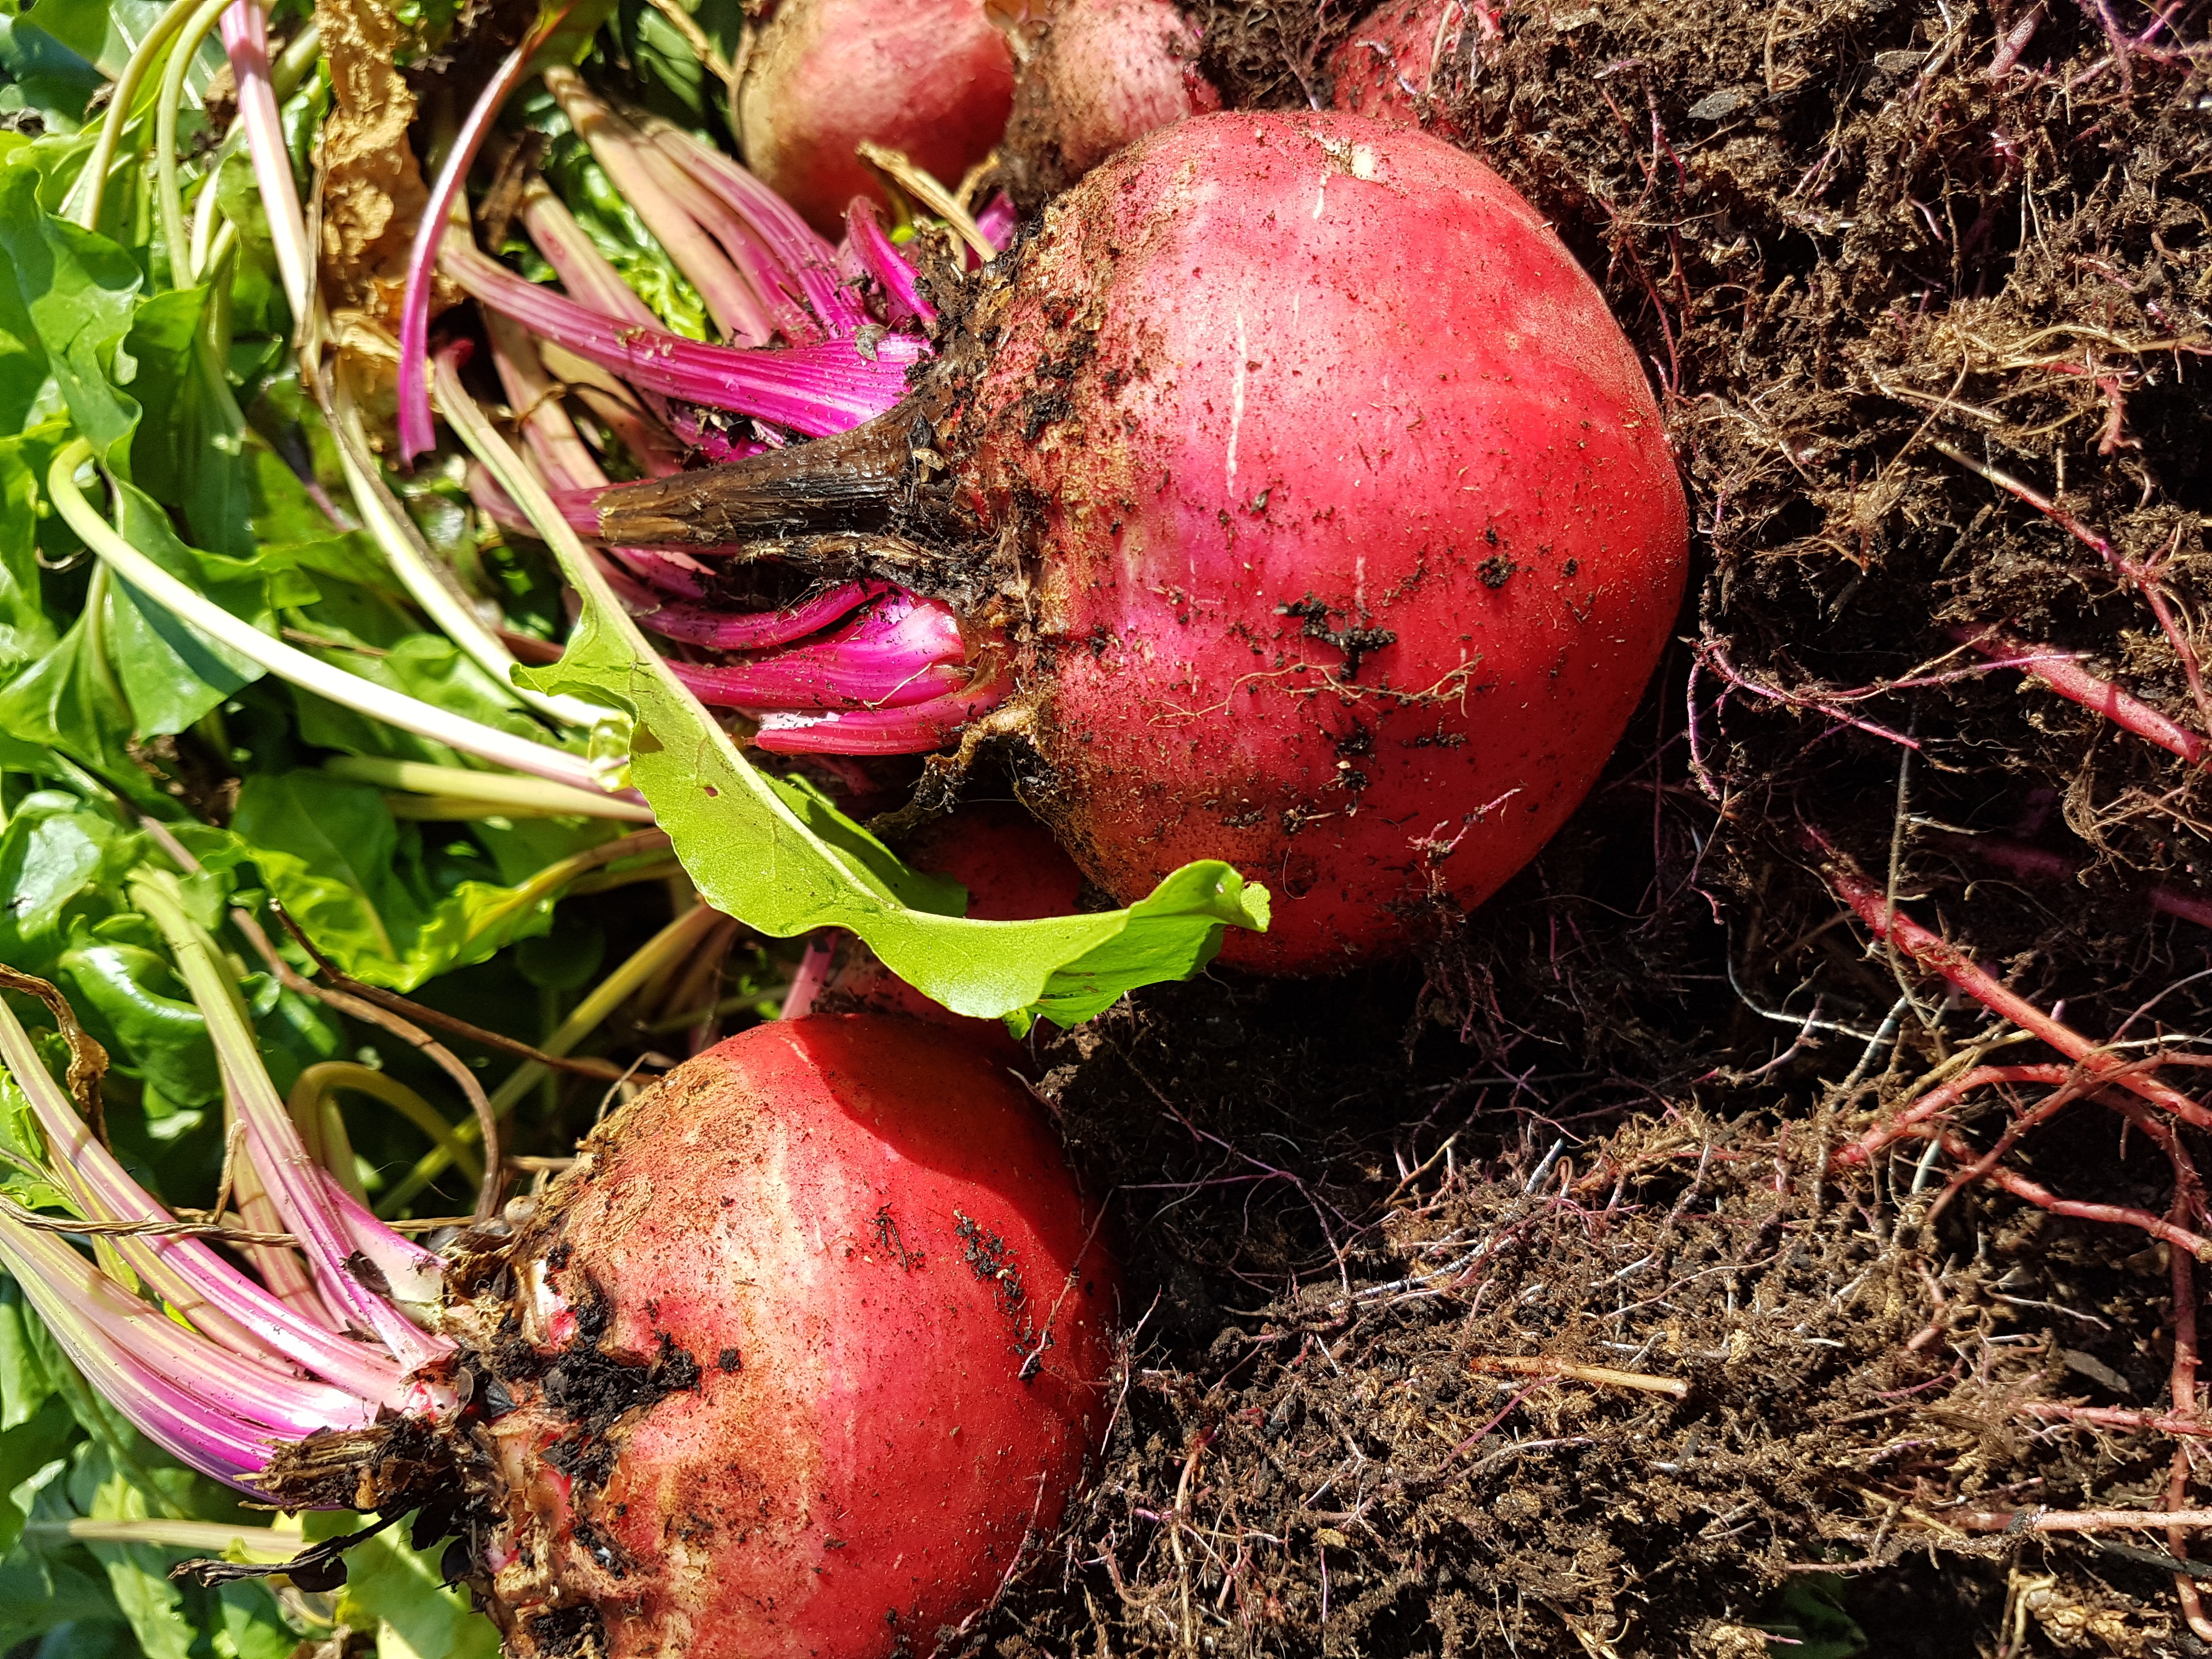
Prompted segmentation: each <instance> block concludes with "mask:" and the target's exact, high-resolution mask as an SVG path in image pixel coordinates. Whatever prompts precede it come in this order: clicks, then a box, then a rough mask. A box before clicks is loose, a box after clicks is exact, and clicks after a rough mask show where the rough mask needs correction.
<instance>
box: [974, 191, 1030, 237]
mask: <svg viewBox="0 0 2212 1659" xmlns="http://www.w3.org/2000/svg"><path fill="white" fill-rule="evenodd" d="M1021 222H1022V216H1021V215H1020V214H1018V213H1017V212H1015V211H1014V204H1013V198H1012V197H1010V196H1008V195H1007V194H1006V191H1003V190H999V191H992V192H991V199H990V200H989V201H987V202H986V203H984V204H983V210H982V211H981V212H980V213H978V214H977V215H976V216H975V228H976V229H977V230H979V231H981V232H982V234H983V240H985V241H987V242H988V243H989V244H990V245H991V246H993V247H994V248H996V249H998V250H999V252H1001V253H1004V252H1006V247H1007V245H1008V244H1009V243H1011V242H1012V240H1014V231H1015V229H1016V228H1017V227H1018V226H1019V225H1020V223H1021Z"/></svg>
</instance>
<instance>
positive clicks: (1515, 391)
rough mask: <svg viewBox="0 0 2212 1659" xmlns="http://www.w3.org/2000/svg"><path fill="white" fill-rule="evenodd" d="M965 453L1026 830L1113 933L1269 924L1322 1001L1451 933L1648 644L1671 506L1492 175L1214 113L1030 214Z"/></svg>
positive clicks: (1654, 421)
mask: <svg viewBox="0 0 2212 1659" xmlns="http://www.w3.org/2000/svg"><path fill="white" fill-rule="evenodd" d="M1001 325H1002V330H1003V331H1002V333H1001V336H1000V340H999V342H998V343H997V346H996V349H995V350H994V353H993V355H992V357H991V360H990V362H989V366H988V368H987V370H986V371H985V372H984V374H983V376H982V379H981V383H980V384H979V385H977V386H976V387H975V390H974V392H973V398H972V404H971V407H970V410H969V414H968V416H967V418H966V421H965V422H964V427H963V440H964V441H966V442H967V443H968V444H969V446H970V451H969V453H970V456H971V459H970V461H969V469H968V477H969V483H970V487H971V489H972V490H973V493H974V499H975V501H976V503H977V506H978V507H980V509H981V512H982V513H983V514H984V516H985V517H986V518H987V520H994V521H998V522H1005V521H1007V520H1013V521H1016V522H1018V523H1020V524H1022V525H1023V526H1024V530H1025V532H1026V533H1027V535H1028V537H1029V538H1030V543H1031V544H1032V545H1033V546H1034V548H1035V550H1036V554H1037V557H1036V569H1037V571H1038V573H1039V574H1038V576H1037V579H1036V588H1037V591H1036V595H1035V603H1034V612H1035V614H1036V616H1037V617H1039V618H1040V619H1041V621H1040V623H1039V624H1038V626H1037V628H1036V630H1035V632H1034V633H1033V634H1031V635H1029V636H1028V637H1026V638H1025V639H1024V640H1023V641H1021V643H1020V652H1021V655H1020V661H1019V667H1020V680H1021V683H1022V684H1023V686H1024V690H1026V691H1028V692H1029V694H1030V696H1031V697H1032V698H1033V705H1032V706H1033V711H1034V727H1033V736H1034V741H1035V743H1036V746H1037V748H1038V749H1039V750H1040V751H1041V752H1042V755H1043V757H1044V758H1045V760H1046V761H1047V762H1048V765H1049V771H1050V781H1049V782H1048V784H1047V785H1046V786H1045V787H1042V788H1040V789H1039V790H1037V791H1036V795H1035V799H1033V800H1032V802H1031V805H1033V806H1035V807H1036V810H1037V811H1039V813H1040V815H1041V816H1042V817H1045V819H1046V820H1047V822H1048V823H1051V824H1052V825H1053V826H1054V829H1056V830H1057V831H1058V833H1059V834H1060V839H1061V841H1062V842H1063V843H1064V844H1066V846H1067V847H1068V848H1069V849H1070V851H1071V852H1073V854H1074V855H1075V858H1076V860H1077V862H1078V863H1079V864H1081V865H1083V866H1085V869H1086V870H1087V871H1088V872H1089V873H1090V874H1091V876H1092V877H1093V878H1095V879H1096V880H1097V881H1098V882H1099V883H1100V884H1101V885H1103V886H1104V887H1105V888H1106V889H1107V890H1109V891H1110V892H1111V893H1112V894H1113V895H1114V896H1115V898H1117V899H1119V900H1121V901H1122V902H1129V901H1131V900H1133V899H1135V898H1138V897H1139V896H1142V895H1143V894H1145V893H1146V892H1147V891H1149V890H1151V888H1152V885H1153V884H1155V883H1156V882H1158V880H1159V879H1160V878H1162V877H1163V876H1164V875H1165V874H1167V873H1168V872H1170V870H1172V869H1174V868H1175V867H1176V866H1178V865H1180V864H1182V863H1183V862H1184V861H1186V860H1191V859H1198V858H1218V859H1226V860H1231V862H1233V863H1235V864H1237V865H1238V866H1240V867H1242V868H1243V870H1244V871H1245V872H1247V873H1249V875H1251V876H1253V877H1255V878H1258V879H1260V880H1261V881H1264V882H1266V883H1267V884H1268V885H1269V886H1270V887H1271V888H1272V889H1273V890H1274V892H1275V895H1276V902H1275V913H1274V914H1275V921H1274V925H1273V928H1272V930H1271V931H1270V932H1268V933H1266V934H1265V935H1255V934H1250V933H1232V934H1231V936H1230V938H1229V939H1228V941H1227V943H1226V945H1225V951H1224V957H1225V960H1227V961H1230V962H1234V963H1244V964H1247V965H1250V966H1255V967H1261V968H1267V969H1278V970H1291V971H1301V972H1316V971H1325V970H1327V969H1331V968H1336V967H1344V966H1347V965H1349V964H1351V963H1354V962H1357V961H1359V960H1362V959H1365V958H1371V957H1376V956H1380V955H1384V954H1388V953H1389V952H1391V951H1394V950H1397V949H1401V948H1403V947H1404V945H1405V944H1406V942H1407V939H1408V938H1409V936H1410V933H1411V931H1412V930H1411V929H1410V928H1409V926H1408V922H1409V919H1410V918H1411V916H1412V915H1413V912H1415V911H1416V910H1418V909H1419V908H1420V907H1421V906H1422V905H1423V904H1424V903H1425V902H1427V901H1428V900H1429V899H1430V898H1431V896H1442V897H1444V898H1447V899H1449V901H1450V902H1453V903H1455V904H1456V905H1458V906H1462V907H1469V906H1472V905H1474V904H1476V903H1478V902H1480V901H1481V900H1482V899H1484V898H1485V897H1486V896H1489V894H1491V893H1492V891H1494V890H1496V889H1497V888H1498V885H1499V884H1501V883H1503V882H1504V880H1505V879H1506V878H1507V877H1509V876H1510V875H1511V874H1512V873H1513V872H1515V871H1516V870H1517V869H1519V868H1520V867H1521V866H1522V864H1524V863H1526V862H1527V861H1528V859H1529V858H1530V857H1531V856H1532V855H1533V854H1534V853H1535V851H1536V849H1537V848H1539V847H1541V845H1542V844H1543V842H1544V841H1545V840H1546V838H1547V837H1548V836H1550V835H1551V834H1552V833H1553V831H1554V830H1556V829H1558V828H1559V824H1560V823H1562V822H1563V821H1564V820H1565V817H1566V816H1567V814H1568V813H1569V812H1570V811H1571V810H1572V809H1573V808H1574V806H1575V805H1576V803H1577V801H1579V800H1580V799H1582V797H1583V793H1585V791H1587V790H1588V788H1589V786H1590V783H1591V782H1592V781H1593V780H1594V779H1595V777H1596V775H1597V772H1598V769H1599V768H1600V767H1601V765H1602V764H1603V763H1604V761H1605V758H1606V756H1607V753H1608V752H1609V751H1610V750H1611V749H1612V747H1613V744H1614V743H1615V741H1617V740H1618V738H1619V737H1620V732H1621V729H1622V727H1623V726H1624V725H1625V723H1626V720H1627V718H1628V715H1629V713H1630V711H1631V710H1632V708H1633V707H1634V706H1635V703H1636V702H1637V699H1638V696H1640V695H1641V693H1642V690H1643V688H1644V682H1645V680H1646V679H1648V678H1650V673H1651V670H1652V668H1653V665H1655V664H1656V662H1657V660H1658V657H1659V653H1660V650H1661V648H1662V645H1663V644H1664V642H1665V641H1666V638H1667V635H1668V629H1669V628H1670V627H1671V625H1672V624H1673V623H1674V612H1675V607H1676V605H1677V603H1678V601H1679V598H1680V591H1681V584H1682V580H1683V573H1684V566H1685V560H1686V509H1685V507H1684V502H1683V497H1682V491H1681V487H1680V482H1679V480H1678V478H1677V476H1676V472H1675V468H1674V459H1673V457H1672V455H1671V454H1670V453H1669V452H1668V446H1667V441H1666V435H1665V433H1664V431H1663V429H1662V426H1661V423H1660V419H1659V413H1658V410H1657V409H1656V407H1655V406H1654V405H1653V402H1652V398H1651V394H1650V391H1649V389H1648V387H1647V386H1646V384H1645V381H1644V372H1643V368H1642V366H1641V365H1640V364H1639V363H1638V361H1637V358H1636V356H1635V353H1634V351H1633V350H1632V349H1631V348H1630V346H1629V344H1628V342H1627V341H1626V338H1624V337H1622V335H1621V332H1620V329H1619V328H1618V327H1617V326H1616V325H1614V323H1613V319H1612V318H1611V317H1610V316H1609V315H1608V314H1607V311H1606V308H1605V303H1604V301H1603V300H1602V299H1601V297H1600V295H1599V294H1598V291H1597V289H1596V287H1595V285H1594V284H1593V283H1591V282H1590V280H1589V277H1588V276H1585V275H1584V274H1583V271H1582V270H1581V268H1580V267H1579V266H1577V264H1575V262H1574V260H1573V259H1572V258H1571V257H1570V256H1569V254H1568V253H1567V252H1566V250H1565V248H1563V247H1562V246H1560V245H1559V240H1558V239H1557V238H1556V237H1554V236H1553V234H1552V233H1551V232H1550V230H1549V229H1547V228H1546V227H1545V225H1544V224H1543V222H1542V221H1541V219H1540V218H1539V216H1537V214H1536V213H1535V211H1534V210H1533V209H1532V208H1530V207H1529V206H1528V204H1527V203H1526V202H1524V201H1522V199H1521V197H1518V196H1517V195H1516V194H1515V193H1514V192H1513V191H1511V190H1510V188H1509V187H1508V186H1507V185H1505V184H1504V181H1503V180H1501V179H1498V176H1497V175H1496V174H1495V173H1492V172H1491V171H1490V170H1489V169H1488V168H1487V167H1484V166H1483V165H1482V164H1481V163H1480V162H1479V161H1476V160H1474V158H1473V157H1472V156H1469V155H1466V154H1464V153H1463V152H1462V151H1459V150H1457V149H1453V148H1451V147H1450V146H1449V145H1447V144H1445V143H1441V142H1439V141H1437V140H1435V139H1431V138H1429V137H1425V136H1424V135H1422V134H1419V133H1417V132H1412V131H1385V130H1383V129H1380V128H1377V127H1376V126H1374V125H1371V124H1369V123H1367V122H1364V121H1362V120H1359V119H1358V118H1353V117H1348V116H1333V115H1230V114H1222V115H1211V116H1201V117H1199V118H1195V119H1193V120H1189V121H1186V122H1183V123H1182V124H1180V125H1176V126H1174V127H1171V128H1169V129H1167V130H1166V131H1162V132H1159V133H1156V134H1154V135H1153V136H1152V137H1151V138H1149V139H1147V140H1146V141H1144V142H1143V143H1140V144H1139V145H1137V146H1134V147H1133V148H1132V149H1128V150H1126V151H1124V152H1123V153H1122V154H1121V155H1120V156H1119V157H1117V158H1115V160H1114V161H1111V162H1109V163H1108V164H1107V165H1106V166H1105V167H1101V168H1099V169H1098V170H1097V171H1096V172H1094V173H1091V175H1090V176H1089V177H1088V178H1086V179H1085V180H1084V181H1083V183H1082V184H1080V185H1078V186H1077V187H1076V188H1075V190H1073V191H1071V192H1070V193H1069V194H1068V195H1067V196H1066V197H1063V198H1062V199H1061V200H1060V202H1059V203H1058V204H1055V205H1054V207H1053V209H1052V210H1050V211H1049V213H1048V215H1047V216H1046V220H1045V223H1044V227H1043V228H1042V232H1041V233H1040V234H1039V235H1038V236H1037V237H1036V240H1034V242H1033V243H1032V244H1031V246H1030V249H1029V251H1028V252H1027V255H1026V257H1025V258H1024V261H1023V264H1022V267H1021V270H1020V273H1019V276H1018V278H1017V279H1016V282H1015V284H1014V288H1013V291H1012V295H1011V296H1010V298H1009V300H1008V301H1007V303H1006V309H1005V312H1004V313H1003V318H1002V319H1001Z"/></svg>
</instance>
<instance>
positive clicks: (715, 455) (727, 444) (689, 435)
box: [668, 404, 776, 466]
mask: <svg viewBox="0 0 2212 1659" xmlns="http://www.w3.org/2000/svg"><path fill="white" fill-rule="evenodd" d="M712 413H713V411H712V410H703V409H700V408H696V407H695V406H692V405H690V404H673V405H671V407H670V409H669V411H668V429H669V430H670V431H671V432H673V433H674V434H675V435H677V436H678V438H680V439H682V440H683V441H684V443H686V444H687V445H689V446H690V447H691V448H692V449H694V450H696V452H698V453H699V455H700V456H701V457H702V459H705V460H707V461H708V462H710V463H712V464H713V465H716V466H720V465H721V464H722V463H723V462H725V461H739V460H743V459H744V458H745V457H746V456H748V455H764V454H766V453H768V452H769V450H770V449H773V448H775V447H776V446H775V445H773V444H770V443H767V442H764V441H762V440H761V439H760V438H759V437H758V436H747V437H738V436H736V435H732V434H731V433H729V432H726V431H725V430H724V429H723V428H722V426H721V424H720V422H715V421H713V420H710V419H708V418H705V417H706V416H710V415H711V414H712Z"/></svg>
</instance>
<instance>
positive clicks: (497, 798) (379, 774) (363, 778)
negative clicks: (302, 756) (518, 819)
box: [323, 755, 653, 823]
mask: <svg viewBox="0 0 2212 1659" xmlns="http://www.w3.org/2000/svg"><path fill="white" fill-rule="evenodd" d="M323 769H324V770H325V772H328V773H329V774H331V776H333V777H339V778H344V779H345V780H347V781H349V782H352V783H373V784H374V785H375V786H376V787H378V788H380V789H404V790H406V791H407V792H409V793H411V794H417V795H438V796H441V797H444V798H446V799H452V800H465V801H480V802H482V803H483V805H487V806H514V807H520V808H521V809H523V810H525V811H528V810H531V809H532V808H535V809H537V810H538V811H547V812H552V813H555V814H557V815H562V816H568V817H589V818H621V819H623V820H624V821H625V822H628V823H652V822H653V810H652V809H651V808H650V807H646V806H640V805H637V804H636V803H635V802H634V801H627V800H622V799H617V798H616V797H615V796H612V795H609V794H607V793H604V792H603V791H600V790H596V789H594V790H588V791H586V790H583V789H574V788H570V787H567V786H565V785H562V784H557V783H548V782H544V781H541V780H539V779H537V778H516V777H509V776H507V775H504V774H501V773H498V772H471V771H470V770H468V769H466V768H465V767H459V766H430V765H427V764H425V763H423V762H421V761H396V760H382V759H379V758H377V757H374V756H370V755H339V756H335V757H332V758H331V759H330V760H327V761H325V762H324V763H323Z"/></svg>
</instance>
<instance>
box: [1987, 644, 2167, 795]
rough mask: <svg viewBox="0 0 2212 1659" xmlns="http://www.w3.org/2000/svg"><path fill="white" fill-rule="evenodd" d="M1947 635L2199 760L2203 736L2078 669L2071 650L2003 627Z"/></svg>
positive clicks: (2118, 723)
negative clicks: (2034, 641)
mask: <svg viewBox="0 0 2212 1659" xmlns="http://www.w3.org/2000/svg"><path fill="white" fill-rule="evenodd" d="M1951 637H1952V638H1953V639H1954V640H1956V641H1959V643H1960V644H1961V645H1964V646H1967V647H1972V649H1973V650H1976V651H1978V652H1980V653H1982V655H1984V656H1985V657H1987V658H1989V659H1990V660H1991V661H1993V662H1995V663H1996V664H1997V665H1998V666H2000V667H2002V668H2017V669H2019V670H2021V671H2022V672H2024V673H2026V674H2027V676H2028V677H2029V678H2032V679H2037V680H2040V681H2041V682H2042V683H2043V684H2045V685H2046V686H2048V687H2049V688H2050V689H2051V690H2053V691H2056V692H2057V694H2058V695H2059V696H2062V697H2069V698H2071V699H2072V700H2073V701H2074V702H2078V703H2080V704H2081V706H2082V707H2083V708H2093V709H2095V710H2096V711H2097V713H2099V714H2102V715H2103V716H2104V717H2105V718H2106V720H2110V721H2112V724H2113V725H2115V726H2119V727H2121V728H2123V729H2124V730H2126V731H2129V732H2134V733H2135V734H2136V736H2137V737H2139V738H2145V739H2147V740H2148V741H2149V742H2152V743H2154V744H2157V745H2158V746H2159V747H2160V748H2161V749H2165V750H2171V751H2172V753H2174V754H2177V755H2179V756H2180V757H2181V758H2182V759H2184V760H2185V761H2187V762H2189V763H2191V765H2194V764H2196V763H2197V762H2198V761H2201V760H2203V758H2204V754H2205V750H2206V740H2205V739H2204V738H2202V737H2199V736H2198V735H2197V733H2196V732H2191V730H2189V728H2188V727H2186V726H2179V725H2177V724H2175V723H2174V722H2173V721H2172V720H2168V719H2167V718H2166V716H2165V715H2163V714H2160V713H2159V712H2158V710H2157V709H2155V708H2152V707H2151V706H2150V705H2149V704H2148V703H2147V702H2143V701H2142V699H2141V698H2140V697H2136V696H2130V694H2129V693H2127V692H2125V691H2123V690H2120V688H2119V687H2118V686H2117V685H2114V684H2112V682H2111V681H2110V680H2101V679H2099V678H2097V677H2096V676H2095V675H2094V674H2092V673H2091V672H2090V671H2088V670H2087V669H2086V668H2084V667H2082V666H2081V661H2080V659H2078V658H2076V657H2075V655H2074V653H2071V652H2069V651H2061V650H2059V649H2057V647H2053V646H2046V645H2033V644H2030V643H2029V642H2028V641H2026V640H2023V639H2021V638H2020V637H2019V636H2018V635H2015V634H2012V633H2009V632H2008V631H2007V630H2006V629H2002V628H1954V629H1952V630H1951Z"/></svg>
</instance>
